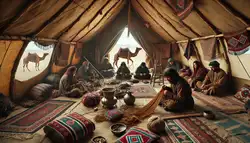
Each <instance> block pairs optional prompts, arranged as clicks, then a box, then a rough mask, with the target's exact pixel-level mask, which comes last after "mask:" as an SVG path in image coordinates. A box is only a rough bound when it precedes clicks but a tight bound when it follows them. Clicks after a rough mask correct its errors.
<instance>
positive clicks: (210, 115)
mask: <svg viewBox="0 0 250 143" xmlns="http://www.w3.org/2000/svg"><path fill="white" fill-rule="evenodd" d="M203 116H204V117H205V118H207V119H209V120H214V119H215V115H214V113H213V112H212V111H208V110H207V111H204V112H203Z"/></svg>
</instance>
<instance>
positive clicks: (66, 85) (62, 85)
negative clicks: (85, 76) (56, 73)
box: [58, 66, 82, 98]
mask: <svg viewBox="0 0 250 143" xmlns="http://www.w3.org/2000/svg"><path fill="white" fill-rule="evenodd" d="M76 70H77V68H76V67H75V66H71V67H69V68H68V69H67V71H66V72H65V73H64V75H63V76H62V77H61V79H60V82H59V91H58V94H59V95H62V96H67V97H73V98H78V97H81V95H82V91H81V89H80V88H79V87H80V84H79V83H77V81H76V79H75V78H74V75H75V73H76Z"/></svg>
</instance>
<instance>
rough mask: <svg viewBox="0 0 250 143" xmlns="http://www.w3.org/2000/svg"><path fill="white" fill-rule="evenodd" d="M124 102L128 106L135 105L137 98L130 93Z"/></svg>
mask: <svg viewBox="0 0 250 143" xmlns="http://www.w3.org/2000/svg"><path fill="white" fill-rule="evenodd" d="M124 102H125V103H126V104H127V105H134V103H135V97H134V96H133V95H132V92H130V91H128V92H127V94H126V95H125V96H124Z"/></svg>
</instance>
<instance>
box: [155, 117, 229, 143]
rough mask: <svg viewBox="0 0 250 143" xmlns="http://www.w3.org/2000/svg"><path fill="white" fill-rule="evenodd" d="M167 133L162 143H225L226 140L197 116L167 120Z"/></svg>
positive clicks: (162, 138)
mask: <svg viewBox="0 0 250 143" xmlns="http://www.w3.org/2000/svg"><path fill="white" fill-rule="evenodd" d="M166 126H167V127H166V132H167V135H165V136H162V137H161V141H160V142H162V143H165V142H168V143H184V142H185V143H224V142H225V140H224V139H222V138H221V137H220V136H219V135H217V134H216V133H215V132H214V131H213V130H211V129H210V128H208V127H207V126H206V125H205V124H204V123H202V122H201V121H200V120H199V119H197V118H184V119H175V120H167V121H166Z"/></svg>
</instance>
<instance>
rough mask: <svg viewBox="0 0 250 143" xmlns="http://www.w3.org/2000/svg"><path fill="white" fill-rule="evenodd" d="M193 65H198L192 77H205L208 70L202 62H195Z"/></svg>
mask: <svg viewBox="0 0 250 143" xmlns="http://www.w3.org/2000/svg"><path fill="white" fill-rule="evenodd" d="M193 64H196V68H194V72H193V74H192V76H191V77H197V76H198V77H200V76H202V77H203V76H205V75H206V73H207V69H206V68H205V67H204V66H203V65H202V63H201V62H200V61H194V63H193Z"/></svg>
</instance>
